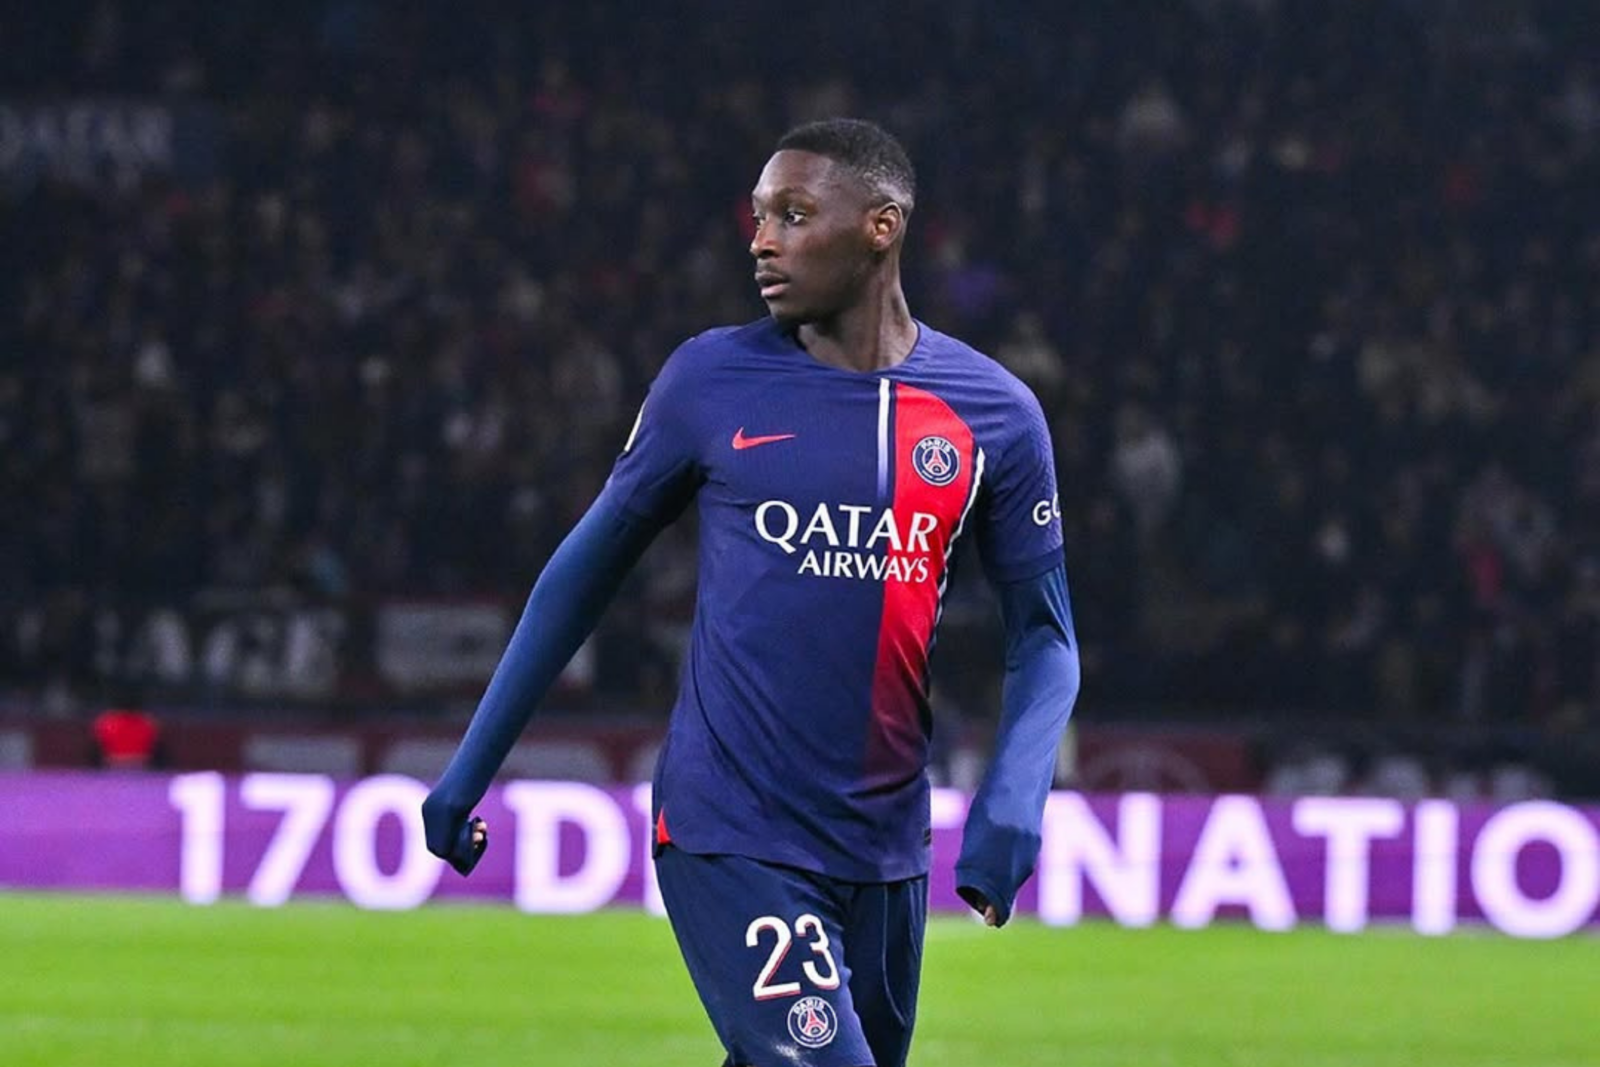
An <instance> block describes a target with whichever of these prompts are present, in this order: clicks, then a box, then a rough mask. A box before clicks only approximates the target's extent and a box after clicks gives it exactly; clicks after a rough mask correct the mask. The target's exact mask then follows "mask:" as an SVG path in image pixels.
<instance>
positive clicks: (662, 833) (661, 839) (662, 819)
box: [656, 808, 672, 845]
mask: <svg viewBox="0 0 1600 1067" xmlns="http://www.w3.org/2000/svg"><path fill="white" fill-rule="evenodd" d="M656 844H658V845H670V844H672V835H671V834H669V833H667V809H666V808H662V809H661V810H660V811H658V812H656Z"/></svg>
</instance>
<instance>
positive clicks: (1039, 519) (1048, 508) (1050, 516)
mask: <svg viewBox="0 0 1600 1067" xmlns="http://www.w3.org/2000/svg"><path fill="white" fill-rule="evenodd" d="M1060 517H1061V496H1060V494H1059V493H1058V494H1057V495H1055V496H1053V497H1051V498H1050V499H1049V500H1041V501H1039V502H1038V503H1037V504H1035V505H1034V506H1033V524H1034V525H1035V526H1049V525H1050V524H1051V523H1052V522H1054V521H1055V520H1056V519H1059V518H1060Z"/></svg>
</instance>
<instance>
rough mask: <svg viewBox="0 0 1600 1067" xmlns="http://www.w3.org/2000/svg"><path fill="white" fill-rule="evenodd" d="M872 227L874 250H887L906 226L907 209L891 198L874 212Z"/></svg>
mask: <svg viewBox="0 0 1600 1067" xmlns="http://www.w3.org/2000/svg"><path fill="white" fill-rule="evenodd" d="M871 227H872V232H871V240H872V250H873V251H874V252H887V251H888V250H889V249H890V248H891V247H893V245H894V243H895V241H897V240H899V238H900V234H901V232H902V231H903V230H905V228H906V213H905V210H904V209H903V208H902V207H901V206H900V205H899V204H896V203H895V202H894V201H892V200H891V201H890V202H889V203H887V204H884V205H883V206H882V207H880V208H878V209H877V210H876V211H874V212H873V213H872V217H871Z"/></svg>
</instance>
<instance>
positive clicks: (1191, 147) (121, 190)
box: [0, 0, 1600, 733]
mask: <svg viewBox="0 0 1600 1067" xmlns="http://www.w3.org/2000/svg"><path fill="white" fill-rule="evenodd" d="M61 7H62V12H63V13H60V14H54V15H46V14H44V13H42V12H39V11H29V12H18V11H16V10H13V11H12V12H11V13H8V14H5V15H0V36H3V37H4V39H5V40H7V41H9V42H13V43H20V45H21V47H15V48H13V47H8V49H7V51H8V59H7V64H6V70H5V73H4V75H3V80H0V99H3V100H9V101H12V102H39V101H50V100H66V99H78V98H98V99H107V98H111V99H117V98H128V99H139V100H158V101H164V102H167V103H170V104H174V105H182V106H186V107H187V106H192V105H202V106H204V107H205V108H208V109H210V111H211V113H212V114H214V116H215V118H216V123H217V129H218V133H217V149H216V162H215V167H214V171H213V173H211V174H210V175H209V176H206V177H204V178H203V179H200V180H193V179H180V178H178V177H175V176H173V175H167V174H162V173H153V172H145V173H139V172H132V171H129V170H127V169H119V168H117V167H106V168H103V169H102V171H100V172H99V173H96V174H94V175H92V176H90V178H89V180H85V177H84V176H83V175H77V176H75V177H72V178H64V177H62V176H60V175H52V174H49V173H43V174H33V175H30V176H26V177H19V176H18V175H17V174H15V173H12V174H11V175H10V176H9V177H8V178H7V179H6V181H5V183H4V185H3V187H0V308H3V309H4V311H3V312H0V351H3V352H4V359H3V361H0V500H4V501H5V511H6V519H5V521H4V522H0V679H3V680H4V688H6V689H8V691H9V693H10V695H11V696H12V697H13V698H14V699H15V698H17V697H19V695H20V696H22V697H29V696H37V695H38V694H40V693H43V692H45V691H46V690H48V689H51V687H56V688H57V689H58V690H59V688H60V687H62V686H65V687H67V688H68V689H70V690H76V691H78V692H80V693H89V692H92V691H93V686H94V684H95V679H96V677H97V672H99V673H103V665H97V663H96V661H95V654H94V650H95V648H96V643H95V633H96V620H97V618H98V617H99V616H100V613H101V612H102V611H103V610H104V609H105V607H106V606H107V605H108V604H120V603H126V602H129V601H140V600H144V601H171V602H180V603H181V602H183V601H184V600H186V599H187V598H191V597H194V596H198V595H200V594H201V593H202V592H203V591H206V590H215V589H218V588H222V589H229V590H268V589H273V590H278V589H288V590H292V591H293V592H294V595H296V596H300V597H304V598H308V599H311V600H313V601H316V602H319V603H333V604H338V603H343V602H347V601H354V600H361V599H368V600H370V599H372V598H379V597H383V596H388V595H404V596H441V597H463V596H476V595H483V594H490V595H498V596H505V597H508V598H513V599H516V600H520V597H521V595H522V594H523V592H524V591H525V590H526V588H527V586H528V584H529V583H530V581H531V580H532V578H533V576H534V575H535V574H536V573H537V571H538V568H539V566H540V563H541V561H542V560H543V559H544V558H545V557H546V556H547V555H548V554H549V552H550V551H551V550H552V548H553V547H554V545H555V544H556V543H557V541H558V539H559V538H560V536H561V535H562V534H563V533H564V532H565V530H566V529H567V528H568V527H569V526H570V524H571V523H572V522H573V520H574V519H575V517H576V516H577V515H579V514H580V513H581V510H582V509H583V507H584V506H585V505H586V503H587V501H588V500H589V499H590V497H591V496H592V495H593V494H594V493H595V492H596V490H597V488H598V486H599V485H600V483H601V481H602V480H603V478H604V476H605V473H606V471H607V469H608V467H609V464H610V462H611V460H612V458H613V455H614V453H615V451H616V450H617V448H618V445H619V443H620V442H621V441H622V439H623V438H624V436H625V435H626V432H627V428H628V426H629V424H630V422H631V420H632V418H633V414H634V411H635V409H636V407H637V405H638V403H639V401H640V399H641V397H642V396H643V393H644V390H645V388H646V387H647V385H648V383H649V381H650V379H651V377H652V375H653V373H654V371H655V369H656V368H657V367H658V366H659V364H660V363H661V361H662V359H663V358H664V357H665V356H666V355H667V353H668V352H670V351H671V349H672V348H673V347H674V345H676V344H677V343H678V342H679V341H681V340H683V339H684V338H686V337H688V336H690V335H692V334H694V333H696V332H698V331H699V330H701V329H703V328H705V327H707V326H709V325H713V324H718V323H724V322H736V321H743V320H747V319H750V318H754V317H756V316H758V315H759V314H761V313H762V308H761V305H760V303H759V301H758V300H757V298H756V294H755V291H754V287H753V285H752V284H751V282H750V280H749V262H748V258H747V254H746V252H745V243H746V240H747V237H748V221H747V214H748V190H749V187H750V185H751V184H752V182H753V181H754V178H755V176H756V174H757V172H758V171H759V169H760V166H761V164H762V162H763V161H764V160H765V158H766V155H767V154H768V152H769V150H770V145H771V144H772V142H773V140H774V139H775V138H776V136H777V135H778V134H779V133H781V132H782V130H783V129H784V128H786V127H787V126H788V125H790V124H791V123H793V122H795V121H798V120H802V119H805V118H809V117H814V116H817V115H821V114H826V113H857V114H863V115H867V116H870V117H874V118H877V119H879V120H881V121H883V122H884V123H886V124H887V125H888V126H890V127H891V128H892V129H894V130H895V131H896V132H897V133H899V134H900V135H901V136H902V137H903V138H904V139H905V140H906V142H907V144H908V146H909V148H910V149H911V152H912V156H913V158H914V159H915V160H916V162H917V164H918V166H919V170H920V176H921V182H922V195H921V197H920V201H919V207H918V211H917V215H916V218H915V219H914V220H913V224H912V241H911V251H910V255H909V259H910V265H909V270H908V288H909V296H910V298H911V303H912V307H913V310H914V311H915V312H917V313H918V314H919V316H920V317H922V318H923V319H925V320H926V321H928V322H929V323H931V324H932V325H934V326H937V327H938V328H940V329H943V330H946V331H948V332H952V333H955V334H957V335H959V336H961V337H963V338H965V339H967V340H969V341H970V342H972V343H974V344H975V345H977V346H978V347H980V348H983V349H985V350H987V351H989V352H990V353H992V354H993V355H995V356H996V357H997V358H998V359H999V360H1001V361H1002V362H1003V363H1005V364H1006V365H1007V366H1009V367H1011V368H1012V369H1013V370H1014V371H1016V373H1018V374H1019V375H1021V376H1022V377H1023V378H1024V379H1026V380H1027V381H1028V382H1030V383H1031V384H1032V385H1033V387H1034V389H1035V390H1036V391H1037V392H1038V394H1039V396H1040V398H1041V400H1042V401H1043V403H1044V406H1045V409H1046V411H1047V413H1048V414H1049V416H1050V418H1051V420H1052V424H1053V428H1054V433H1055V440H1056V444H1057V449H1058V463H1059V471H1060V478H1061V484H1062V506H1063V512H1064V516H1065V521H1066V527H1067V542H1068V553H1069V559H1068V562H1069V568H1070V573H1071V576H1072V579H1073V583H1074V597H1075V608H1076V613H1077V617H1078V621H1079V626H1080V629H1081V633H1082V638H1083V651H1084V655H1085V666H1086V683H1085V690H1084V693H1085V695H1084V701H1085V706H1086V707H1092V708H1093V709H1094V714H1095V715H1096V717H1097V718H1106V717H1115V716H1117V715H1118V714H1129V715H1133V714H1136V713H1138V711H1137V709H1155V713H1157V714H1159V715H1163V716H1173V717H1183V716H1189V717H1194V716H1219V715H1222V716H1226V715H1230V714H1232V715H1240V714H1269V713H1277V712H1282V713H1293V714H1299V715H1305V714H1308V713H1309V714H1312V715H1315V716H1319V717H1322V718H1340V717H1349V718H1356V719H1360V718H1374V719H1397V720H1408V721H1413V722H1417V723H1420V724H1426V725H1428V726H1430V727H1442V728H1449V727H1450V726H1451V725H1452V724H1461V725H1470V724H1474V723H1500V724H1507V725H1509V726H1512V727H1515V728H1532V729H1535V730H1538V731H1541V732H1546V733H1548V732H1563V731H1582V730H1589V729H1593V728H1595V726H1596V725H1597V724H1600V716H1597V714H1596V710H1595V709H1596V704H1597V701H1600V684H1597V682H1600V676H1597V673H1596V672H1597V662H1600V661H1597V656H1596V652H1597V637H1600V419H1597V412H1600V69H1597V67H1596V63H1595V56H1596V55H1600V51H1597V50H1596V49H1594V48H1592V47H1590V46H1591V45H1592V44H1593V42H1594V38H1593V35H1592V34H1593V31H1592V30H1589V29H1586V28H1585V25H1584V23H1585V19H1586V18H1587V14H1586V13H1585V12H1584V10H1583V7H1584V5H1581V4H1576V3H1573V4H1538V3H1510V4H1489V3H1475V2H1472V0H1438V2H1428V0H1412V2H1401V0H1396V2H1391V3H1373V2H1352V3H1339V4H1324V3H1316V2H1309V0H1249V2H1245V0H1238V2H1230V0H1193V2H1190V3H1128V4H1123V3H1112V2H1106V3H1093V4H1074V5H1062V7H1063V9H1070V18H1069V17H1068V16H1067V14H1066V13H1065V10H1064V11H1063V12H1062V13H1060V14H1041V13H1039V12H1037V11H1035V10H1034V5H1029V4H1016V3H1008V2H1007V3H976V2H967V0H957V2H945V3H940V4H936V5H927V6H918V7H917V8H916V14H915V16H914V17H913V16H910V15H909V14H907V15H906V16H904V17H896V18H883V19H875V18H871V17H869V16H868V15H867V14H866V13H864V12H862V11H860V10H859V8H858V6H857V5H851V4H845V3H838V2H834V0H824V2H821V3H814V4H808V5H805V6H804V7H803V8H797V9H794V10H792V11H778V10H772V9H761V10H757V9H753V8H752V9H746V8H739V9H737V10H735V9H733V8H729V7H727V6H725V5H721V4H714V3H709V2H693V3H686V4H682V5H669V6H667V7H660V8H652V9H650V13H648V14H641V13H640V9H639V8H638V7H637V5H631V4H626V3H621V2H618V0H591V2H587V3H571V4H567V3H559V4H510V3H486V4H473V5H464V6H463V5H432V4H421V3H406V4H379V3H376V2H369V0H328V2H322V3H307V2H300V0H286V2H282V3H276V4H272V5H256V4H241V5H209V4H201V3H186V2H176V0H153V2H152V3H149V4H145V5H139V6H137V7H135V6H133V5H114V4H108V3H90V4H80V5H74V4H65V5H62V6H61ZM693 572H694V559H693V538H692V531H690V530H688V529H682V530H679V531H676V532H674V533H671V534H669V535H667V537H666V538H665V539H664V540H663V541H662V542H661V543H660V544H658V545H657V546H656V547H655V548H654V549H653V550H652V553H651V555H650V556H649V557H648V561H647V563H646V565H645V566H643V567H642V568H641V569H640V571H639V572H638V574H637V576H636V579H635V581H634V585H633V587H632V588H631V589H630V591H629V593H628V595H629V596H630V597H632V598H633V599H632V600H631V602H630V603H631V607H630V609H628V610H622V611H614V612H613V613H612V615H611V618H610V619H609V620H608V622H607V623H606V629H605V632H604V636H603V639H602V641H601V642H600V645H599V649H600V651H599V653H598V660H597V663H598V666H597V669H596V671H595V679H596V685H598V686H599V687H600V688H601V689H602V691H604V692H605V693H607V694H608V696H609V697H610V698H611V699H615V700H622V701H627V700H635V701H638V702H640V703H644V704H650V703H652V702H653V703H654V705H655V706H657V707H659V706H664V698H663V696H662V692H663V690H664V688H665V687H666V686H667V685H669V684H670V677H671V667H672V663H673V650H674V649H675V647H676V643H677V642H678V641H680V640H681V637H682V632H683V629H684V626H685V624H686V620H687V616H688V612H689V611H690V609H691V607H692V592H693ZM955 595H956V597H957V602H956V603H955V604H953V605H952V609H951V612H950V615H949V627H950V629H951V630H953V631H954V634H955V636H952V635H951V632H950V631H947V632H946V633H945V636H944V637H943V638H942V640H941V643H940V646H939V653H938V656H939V660H940V662H939V664H938V667H937V670H938V676H939V677H940V678H941V679H944V680H945V681H944V683H942V684H947V685H948V687H949V688H948V692H949V693H951V694H953V697H952V699H956V700H963V699H967V698H969V697H970V698H971V699H973V700H976V699H977V697H976V696H973V695H974V694H985V693H989V692H992V685H993V677H992V672H993V670H994V667H995V663H994V660H993V658H992V650H991V649H989V648H988V640H987V638H985V639H984V640H982V641H980V640H977V639H976V637H974V639H973V640H964V639H963V638H962V635H963V634H964V633H966V632H967V630H968V629H970V630H971V632H972V634H974V635H976V634H981V633H986V631H985V630H984V625H985V623H984V622H983V620H984V618H985V617H986V613H987V608H986V606H985V604H984V601H983V593H982V590H981V583H978V582H974V581H970V580H968V581H966V582H965V583H964V586H963V587H958V589H957V592H956V594H955ZM979 646H982V647H981V648H980V647H979ZM608 649H610V650H613V654H610V655H608V654H607V650H608ZM986 657H987V658H986Z"/></svg>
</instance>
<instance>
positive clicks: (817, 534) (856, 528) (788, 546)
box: [755, 500, 943, 582]
mask: <svg viewBox="0 0 1600 1067" xmlns="http://www.w3.org/2000/svg"><path fill="white" fill-rule="evenodd" d="M755 525H756V534H757V535H758V536H759V537H760V538H761V539H762V540H763V541H765V542H767V543H768V544H772V545H777V546H778V547H779V548H780V549H782V550H783V554H784V555H786V556H794V555H800V556H801V559H800V565H799V567H798V568H797V569H796V571H795V573H796V574H809V575H812V576H813V577H817V578H855V579H858V580H862V581H876V582H885V581H895V582H926V581H928V580H929V579H930V577H931V576H932V573H933V572H932V565H931V564H930V563H929V560H930V558H931V557H932V555H933V552H934V547H933V540H934V539H935V538H936V536H937V535H938V533H939V516H937V515H932V514H929V513H928V512H926V511H913V512H912V513H911V515H910V516H909V518H907V517H904V516H900V515H897V514H896V513H895V511H894V509H893V508H878V507H873V506H871V505H868V504H828V503H821V504H818V505H817V506H816V508H815V509H814V510H812V511H811V513H810V514H809V515H808V516H805V517H804V518H802V514H801V511H800V509H799V508H796V507H795V506H794V505H793V504H791V503H789V502H788V501H787V500H767V501H763V502H762V503H761V504H760V505H758V506H757V507H756V513H755ZM939 550H940V551H943V545H942V544H941V545H940V546H939Z"/></svg>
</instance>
